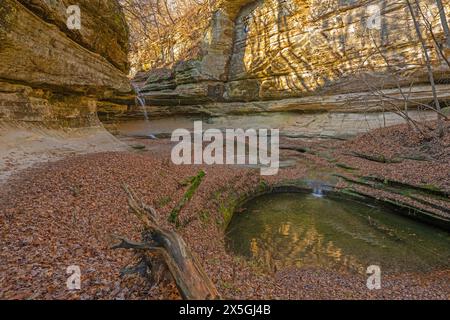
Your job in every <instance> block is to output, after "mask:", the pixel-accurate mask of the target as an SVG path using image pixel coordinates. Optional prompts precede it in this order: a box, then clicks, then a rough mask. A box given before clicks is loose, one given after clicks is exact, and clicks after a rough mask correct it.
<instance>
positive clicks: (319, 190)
mask: <svg viewBox="0 0 450 320" xmlns="http://www.w3.org/2000/svg"><path fill="white" fill-rule="evenodd" d="M312 195H313V196H314V197H317V198H322V197H323V189H322V188H321V187H320V186H319V187H316V188H314V191H313V193H312Z"/></svg>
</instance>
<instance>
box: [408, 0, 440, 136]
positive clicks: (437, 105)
mask: <svg viewBox="0 0 450 320" xmlns="http://www.w3.org/2000/svg"><path fill="white" fill-rule="evenodd" d="M414 3H415V5H416V7H419V3H418V1H417V0H414ZM406 4H407V6H408V9H409V12H410V14H411V18H412V20H413V22H414V28H415V29H416V33H417V37H418V39H419V42H420V44H421V46H422V50H423V54H424V56H425V63H426V67H427V70H428V78H429V79H430V84H431V91H432V93H433V100H434V106H435V108H436V111H437V114H438V124H437V126H438V135H439V136H440V137H442V136H443V135H444V126H443V123H442V117H441V115H440V113H441V105H440V103H439V99H438V96H437V92H436V83H435V81H434V74H433V67H432V66H431V59H430V55H429V54H428V49H427V45H426V43H425V40H424V39H423V37H422V31H421V30H420V24H419V21H418V20H417V17H416V13H415V12H414V9H413V7H412V5H411V2H410V1H409V0H406Z"/></svg>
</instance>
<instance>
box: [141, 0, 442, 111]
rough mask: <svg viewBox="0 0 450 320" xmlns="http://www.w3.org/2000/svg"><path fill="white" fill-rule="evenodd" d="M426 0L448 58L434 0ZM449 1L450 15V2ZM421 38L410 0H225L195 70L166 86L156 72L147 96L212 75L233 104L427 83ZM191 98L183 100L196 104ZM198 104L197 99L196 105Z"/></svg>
mask: <svg viewBox="0 0 450 320" xmlns="http://www.w3.org/2000/svg"><path fill="white" fill-rule="evenodd" d="M420 2H421V3H422V4H423V5H424V8H423V9H424V10H425V9H426V10H429V12H428V13H426V14H427V16H428V19H429V20H430V21H431V23H432V25H433V33H434V35H435V38H436V40H437V45H438V46H441V47H443V48H444V53H445V54H446V55H447V56H448V57H447V58H449V57H450V52H449V50H447V49H445V35H444V33H443V29H442V27H441V23H440V20H439V14H438V12H439V11H438V8H437V6H436V5H435V1H431V0H430V1H425V0H424V1H420ZM444 5H446V9H447V13H450V3H449V2H446V3H444ZM422 28H423V29H424V27H423V26H422ZM423 31H424V30H423ZM424 36H425V38H426V41H427V45H428V46H429V47H430V50H429V52H430V55H431V59H432V61H433V68H434V71H435V76H436V77H437V78H438V80H439V81H445V82H444V83H448V81H447V80H448V78H449V77H450V70H449V67H448V65H447V64H446V63H445V61H444V60H443V59H442V58H441V57H439V55H438V53H437V51H436V50H434V49H431V48H433V47H434V46H435V45H436V43H434V41H433V39H432V37H431V36H430V33H426V35H425V34H424ZM417 39H418V38H417V35H416V33H415V30H414V24H413V20H412V18H411V15H410V13H409V11H408V8H407V7H406V4H405V2H404V1H403V0H392V1H378V2H377V1H365V0H326V1H323V0H257V1H246V0H234V1H233V0H231V1H230V0H227V1H222V2H221V4H220V6H219V10H218V11H217V12H216V13H215V15H214V19H213V21H212V23H211V29H210V30H209V31H208V32H207V33H206V35H205V39H204V48H203V50H202V52H203V55H202V56H200V57H199V58H198V59H197V60H196V61H195V62H193V63H191V64H190V65H191V68H184V69H183V68H181V69H180V68H178V69H177V68H175V69H174V76H173V79H172V80H168V81H165V82H164V83H162V84H161V85H159V84H158V82H156V81H153V80H151V79H152V77H150V78H149V81H148V82H147V85H148V87H147V89H148V90H147V93H148V96H149V99H148V102H149V104H158V103H159V102H157V101H153V100H152V98H151V97H152V96H153V95H155V93H154V92H155V91H164V95H165V97H167V98H168V99H169V98H170V97H171V95H172V94H173V96H179V92H178V91H179V90H178V86H180V85H183V86H186V84H187V83H191V84H192V85H199V86H203V85H202V83H203V82H211V81H215V82H218V83H222V85H223V87H224V88H225V89H224V90H223V92H224V93H223V97H221V98H222V99H225V100H226V101H230V102H231V101H235V102H249V101H260V100H280V99H286V98H298V97H305V96H314V95H319V94H320V95H341V94H350V93H352V94H353V93H364V92H365V94H361V96H363V95H367V92H368V91H370V90H373V88H372V87H377V88H381V87H383V88H396V87H397V86H398V85H401V86H405V87H409V86H410V85H411V84H412V83H414V84H416V85H423V84H425V83H427V82H428V77H427V70H426V66H425V65H424V58H423V53H422V48H421V45H420V43H419V41H418V40H417ZM189 63H190V62H188V63H187V62H184V64H189ZM153 79H154V78H153ZM178 79H183V81H182V83H179V81H178ZM158 96H161V95H158ZM189 98H190V97H186V98H185V99H184V101H183V102H182V103H183V104H189ZM426 99H430V101H431V100H432V99H431V95H430V96H429V97H427V98H426ZM426 99H425V100H426ZM182 100H183V99H182ZM196 103H198V98H197V99H195V100H192V103H191V104H196Z"/></svg>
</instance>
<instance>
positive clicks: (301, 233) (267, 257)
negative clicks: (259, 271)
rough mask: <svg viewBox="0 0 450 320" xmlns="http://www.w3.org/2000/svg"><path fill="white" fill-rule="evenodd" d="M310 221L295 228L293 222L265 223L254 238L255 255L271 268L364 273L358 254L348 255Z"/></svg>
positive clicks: (253, 250) (254, 256) (253, 253)
mask: <svg viewBox="0 0 450 320" xmlns="http://www.w3.org/2000/svg"><path fill="white" fill-rule="evenodd" d="M311 220H313V218H311ZM310 222H311V223H308V224H306V225H304V226H295V227H293V225H292V223H290V222H283V223H281V224H280V225H279V226H277V227H274V226H271V225H268V224H267V225H265V226H264V228H263V230H264V231H263V232H262V233H261V234H260V235H259V237H258V238H253V239H251V242H250V251H251V254H252V258H253V259H254V260H256V261H257V262H258V263H259V264H262V265H263V266H264V267H267V268H269V269H270V270H271V271H275V270H279V269H282V268H284V267H289V266H296V267H299V268H300V267H303V266H308V265H315V266H317V265H319V266H322V267H325V268H345V269H350V270H353V271H356V272H359V273H364V272H365V267H364V265H363V264H362V263H361V262H360V261H358V259H357V257H355V256H354V255H351V254H345V253H344V252H343V250H342V249H341V248H340V247H338V246H337V245H336V244H335V243H334V242H333V241H330V240H328V241H327V240H326V239H324V235H323V234H322V233H321V232H319V231H318V229H317V227H316V224H315V223H314V221H310Z"/></svg>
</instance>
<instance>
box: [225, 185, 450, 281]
mask: <svg viewBox="0 0 450 320" xmlns="http://www.w3.org/2000/svg"><path fill="white" fill-rule="evenodd" d="M227 244H228V248H229V250H230V251H232V252H234V253H236V254H239V255H243V256H245V257H248V258H250V259H252V260H254V261H255V262H256V263H258V264H259V265H261V266H263V267H264V268H268V269H270V270H275V269H278V270H279V269H280V268H283V267H288V266H297V267H302V266H312V267H325V268H333V269H345V270H346V271H350V272H358V273H365V271H366V268H367V267H368V266H370V265H379V266H381V268H382V271H383V272H384V273H392V272H410V271H411V272H424V271H428V270H430V269H433V268H448V267H449V266H450V235H449V234H448V233H446V232H444V231H441V230H438V229H435V228H432V227H429V226H426V225H423V224H421V223H418V222H415V221H412V220H410V219H407V218H404V217H401V216H398V215H395V214H394V213H392V212H388V211H386V210H385V209H381V208H376V207H371V206H366V205H363V204H359V203H355V202H352V201H346V200H334V199H331V198H328V197H324V198H318V197H314V196H313V195H307V194H297V193H295V194H294V193H293V194H290V193H285V194H270V195H265V196H262V197H259V198H257V199H255V200H253V201H251V202H250V203H248V204H247V206H246V210H245V212H243V213H237V214H235V216H234V217H233V219H232V221H231V223H230V225H229V227H228V230H227Z"/></svg>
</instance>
